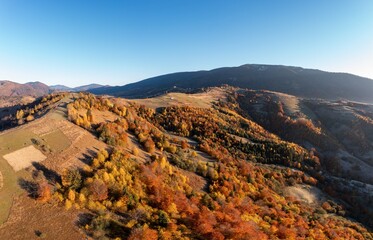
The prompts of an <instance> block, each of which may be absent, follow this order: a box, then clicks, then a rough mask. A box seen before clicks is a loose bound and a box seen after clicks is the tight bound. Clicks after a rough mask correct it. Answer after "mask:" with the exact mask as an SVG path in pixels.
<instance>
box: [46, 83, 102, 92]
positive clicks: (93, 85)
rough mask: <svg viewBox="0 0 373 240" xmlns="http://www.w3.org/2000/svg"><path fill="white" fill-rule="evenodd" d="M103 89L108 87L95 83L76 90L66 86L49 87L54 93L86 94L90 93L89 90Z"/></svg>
mask: <svg viewBox="0 0 373 240" xmlns="http://www.w3.org/2000/svg"><path fill="white" fill-rule="evenodd" d="M102 87H107V86H104V85H100V84H95V83H92V84H88V85H83V86H79V87H75V88H70V87H67V86H64V85H52V86H49V88H50V89H52V90H54V91H59V92H84V91H88V90H92V89H96V88H102Z"/></svg>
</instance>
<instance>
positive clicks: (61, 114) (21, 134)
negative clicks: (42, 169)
mask: <svg viewBox="0 0 373 240" xmlns="http://www.w3.org/2000/svg"><path fill="white" fill-rule="evenodd" d="M70 101H71V98H69V97H66V98H65V99H63V100H61V101H60V103H59V104H58V105H59V106H57V105H56V107H55V108H54V109H52V110H51V111H50V112H49V113H48V114H47V115H46V116H45V118H48V121H44V122H43V124H45V122H46V123H47V124H50V128H52V129H53V122H54V121H60V120H66V108H65V105H66V104H67V103H68V102H70ZM38 121H42V119H40V120H36V121H35V122H31V123H30V125H28V124H27V125H24V126H22V127H19V128H14V129H11V130H9V131H6V132H4V133H0V171H1V173H2V175H3V187H2V188H1V189H0V224H2V223H4V222H5V221H6V220H7V218H8V215H9V211H10V208H11V206H12V201H13V198H14V197H15V196H18V195H19V194H20V193H22V191H23V190H22V189H21V187H20V186H19V183H18V181H19V179H21V178H24V177H27V176H28V177H29V176H30V173H29V172H27V171H26V170H20V171H18V172H15V171H14V170H13V168H12V167H11V166H10V165H9V163H8V162H7V161H6V160H5V159H4V158H3V156H4V155H6V154H9V153H12V152H14V151H17V150H20V149H23V148H25V147H28V146H31V145H34V146H35V147H36V148H37V149H40V148H41V146H42V145H46V146H48V149H49V150H50V151H51V153H58V152H61V151H63V150H64V149H66V148H67V147H69V146H70V144H71V142H70V140H69V139H68V138H67V137H66V136H65V134H64V133H63V132H62V131H61V130H59V129H53V131H52V132H49V133H47V134H44V135H38V134H35V133H34V132H33V131H32V129H33V128H35V126H36V127H39V126H38ZM40 127H42V126H40ZM35 140H37V141H38V142H39V144H37V145H35ZM33 141H34V143H33ZM44 154H45V153H44Z"/></svg>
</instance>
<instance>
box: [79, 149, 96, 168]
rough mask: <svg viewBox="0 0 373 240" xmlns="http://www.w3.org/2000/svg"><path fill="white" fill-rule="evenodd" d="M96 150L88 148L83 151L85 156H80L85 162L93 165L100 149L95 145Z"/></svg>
mask: <svg viewBox="0 0 373 240" xmlns="http://www.w3.org/2000/svg"><path fill="white" fill-rule="evenodd" d="M94 149H95V150H92V149H89V148H87V149H86V151H85V153H83V157H80V158H78V159H79V160H80V161H82V162H83V163H84V164H87V165H91V163H92V160H93V158H95V157H96V156H97V152H98V151H99V149H98V148H96V147H94Z"/></svg>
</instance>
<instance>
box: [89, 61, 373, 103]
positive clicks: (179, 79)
mask: <svg viewBox="0 0 373 240" xmlns="http://www.w3.org/2000/svg"><path fill="white" fill-rule="evenodd" d="M224 84H227V85H230V86H235V87H240V88H249V89H254V90H271V91H276V92H282V93H287V94H291V95H294V96H298V97H306V98H323V99H331V100H338V99H348V100H353V101H361V102H370V103H373V95H372V92H373V81H372V80H371V79H368V78H363V77H359V76H355V75H352V74H347V73H330V72H324V71H320V70H313V69H304V68H300V67H288V66H276V65H257V64H247V65H242V66H239V67H226V68H218V69H213V70H210V71H197V72H180V73H172V74H167V75H162V76H158V77H153V78H149V79H145V80H143V81H140V82H137V83H132V84H128V85H125V86H122V87H104V88H98V89H94V90H91V92H92V93H95V94H109V95H113V96H121V97H126V98H146V97H152V96H157V95H161V94H163V93H166V92H194V91H195V90H197V89H199V88H206V87H216V86H221V85H224Z"/></svg>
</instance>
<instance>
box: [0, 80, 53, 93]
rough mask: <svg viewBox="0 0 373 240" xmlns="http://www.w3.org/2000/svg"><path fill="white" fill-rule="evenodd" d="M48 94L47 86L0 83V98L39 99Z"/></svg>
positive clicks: (36, 83)
mask: <svg viewBox="0 0 373 240" xmlns="http://www.w3.org/2000/svg"><path fill="white" fill-rule="evenodd" d="M49 92H50V89H49V87H48V86H47V85H45V84H43V83H40V82H30V83H25V84H20V83H15V82H11V81H0V96H1V97H18V96H33V97H40V96H43V95H46V94H48V93H49Z"/></svg>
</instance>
